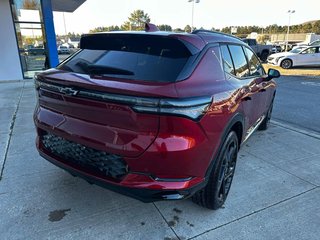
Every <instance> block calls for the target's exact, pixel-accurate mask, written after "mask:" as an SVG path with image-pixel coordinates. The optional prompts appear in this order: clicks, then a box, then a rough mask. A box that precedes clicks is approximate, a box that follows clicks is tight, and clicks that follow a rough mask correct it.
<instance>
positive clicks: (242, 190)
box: [0, 78, 320, 240]
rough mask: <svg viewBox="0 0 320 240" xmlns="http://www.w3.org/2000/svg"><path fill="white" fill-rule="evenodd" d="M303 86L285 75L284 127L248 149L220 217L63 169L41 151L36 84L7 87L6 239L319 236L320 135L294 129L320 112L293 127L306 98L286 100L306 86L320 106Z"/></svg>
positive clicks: (0, 220)
mask: <svg viewBox="0 0 320 240" xmlns="http://www.w3.org/2000/svg"><path fill="white" fill-rule="evenodd" d="M281 81H282V82H281ZM290 81H292V82H294V83H292V82H290ZM301 81H302V80H299V79H293V80H291V79H287V78H281V79H279V81H278V82H279V91H278V94H277V98H276V102H275V113H274V116H275V117H278V116H280V117H281V116H283V117H282V119H283V122H282V124H281V125H279V124H278V123H277V122H274V123H273V124H271V126H270V128H269V129H268V130H267V131H263V132H256V133H254V134H253V135H252V137H251V138H250V139H249V141H248V142H247V143H246V144H245V145H244V146H243V148H242V149H241V151H240V152H239V159H238V163H237V169H236V175H235V178H234V181H233V185H232V187H231V190H230V194H229V197H228V199H227V201H226V203H225V205H224V207H223V208H221V209H219V210H217V211H210V210H207V209H204V208H202V207H199V206H197V205H195V204H193V203H192V202H191V201H190V200H183V201H173V202H172V201H164V202H156V203H150V204H145V203H142V202H139V201H137V200H134V199H131V198H128V197H126V196H123V195H119V194H116V193H114V192H111V191H109V190H106V189H103V188H100V187H97V186H95V185H90V184H88V183H87V182H85V181H84V180H82V179H79V178H74V177H72V176H71V175H69V174H68V173H66V172H65V171H63V170H61V169H60V168H57V167H55V166H54V165H52V164H50V163H49V162H47V161H46V160H44V159H43V158H41V157H40V156H39V155H38V153H37V151H36V148H35V142H34V141H35V130H34V125H33V121H32V113H33V109H34V105H35V102H36V97H35V92H34V86H33V82H32V81H20V82H11V83H0V89H1V91H0V109H1V114H0V170H1V173H0V239H111V240H114V239H125V240H130V239H134V240H135V239H143V240H144V239H146V240H152V239H155V240H158V239H161V240H186V239H196V240H198V239H208V240H211V239H224V240H225V239H230V240H231V239H236V240H239V239H245V240H248V239H252V240H253V239H255V240H256V239H259V240H260V239H266V240H270V239H271V240H273V239H276V240H278V239H288V240H289V239H290V240H301V239H308V240H317V239H319V236H320V228H319V224H320V205H319V202H320V174H319V172H320V147H319V146H320V139H319V138H317V137H313V136H311V135H310V134H308V132H306V131H300V132H299V131H296V130H295V129H297V128H296V127H295V128H294V129H292V127H291V126H293V125H294V124H295V126H299V125H298V123H299V122H298V120H299V119H300V118H301V119H302V120H304V121H306V124H307V125H308V126H310V125H311V124H310V123H312V122H314V121H316V120H317V119H315V118H316V117H315V116H318V115H317V114H318V113H316V110H314V108H311V107H310V108H309V110H310V111H311V112H310V113H309V112H308V111H309V110H307V109H306V107H304V108H303V104H302V103H301V104H300V105H299V106H300V107H301V108H302V109H304V110H303V111H302V110H301V111H298V112H297V113H301V114H302V113H303V114H307V116H309V117H308V118H304V116H299V114H295V115H293V116H294V117H295V118H296V120H294V119H293V120H291V122H290V124H287V125H286V123H287V122H288V119H287V117H286V116H291V114H293V113H290V112H286V111H293V110H295V109H296V107H293V106H296V104H295V102H299V100H298V97H293V98H292V99H291V100H290V101H288V100H287V99H288V97H285V96H287V95H290V91H288V90H287V89H285V88H286V87H285V86H286V85H287V86H290V88H292V91H293V92H297V94H298V93H299V92H300V91H299V89H300V87H301V88H302V89H305V88H306V89H307V90H303V92H305V94H304V95H303V94H300V95H299V97H300V98H309V97H311V99H310V100H307V99H305V100H303V101H305V103H309V104H310V103H311V102H312V101H316V100H317V97H316V96H314V93H315V92H314V91H313V88H316V87H315V86H314V87H310V86H308V84H309V83H308V84H302V82H301ZM299 82H300V83H299ZM303 82H312V80H307V81H303ZM314 82H317V80H315V81H314ZM291 84H292V85H291ZM299 84H301V85H302V86H300V85H299ZM299 86H300V87H299ZM301 91H302V90H301ZM293 96H296V94H293ZM283 101H288V102H286V103H283ZM318 103H319V101H318ZM283 104H289V106H292V107H290V108H289V107H286V105H283ZM283 106H285V107H283ZM308 106H309V105H308ZM280 117H279V118H278V119H280V120H281V118H280ZM308 119H309V120H310V121H311V122H308ZM318 120H319V118H318ZM295 122H297V124H296V123H295Z"/></svg>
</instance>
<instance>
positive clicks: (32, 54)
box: [11, 0, 48, 78]
mask: <svg viewBox="0 0 320 240" xmlns="http://www.w3.org/2000/svg"><path fill="white" fill-rule="evenodd" d="M11 10H12V15H13V20H14V23H15V29H16V35H17V40H18V47H19V53H20V59H21V65H22V69H23V74H24V77H25V78H32V77H33V76H34V74H35V72H37V71H41V70H44V69H46V68H48V57H47V48H46V43H45V31H44V27H43V22H42V11H41V3H40V0H12V1H11Z"/></svg>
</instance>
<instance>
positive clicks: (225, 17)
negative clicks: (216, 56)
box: [54, 0, 320, 34]
mask: <svg viewBox="0 0 320 240" xmlns="http://www.w3.org/2000/svg"><path fill="white" fill-rule="evenodd" d="M137 9H141V10H144V12H145V13H148V14H149V16H150V18H151V23H154V24H156V25H159V24H168V25H171V26H172V27H173V28H178V27H180V28H182V29H183V28H184V27H185V26H186V25H187V24H189V25H191V19H192V17H191V16H192V3H189V2H188V0H86V2H85V3H83V4H82V5H81V6H80V7H79V8H78V9H77V10H76V11H75V12H73V13H64V16H65V23H66V32H75V33H87V32H89V30H90V29H94V28H95V27H99V26H110V25H118V26H120V25H122V24H123V23H124V22H125V21H126V20H127V19H128V17H129V15H130V13H132V12H133V11H134V10H137ZM288 10H295V13H294V14H292V15H291V24H300V23H303V22H306V21H311V20H320V1H319V0H269V1H257V0H240V1H237V0H234V1H226V0H222V1H221V0H219V1H213V0H200V2H199V3H196V4H194V26H195V27H197V28H200V27H203V28H205V29H209V30H210V29H211V28H212V27H214V28H219V29H221V28H223V27H226V26H249V25H256V26H261V27H262V26H263V27H265V26H268V25H272V24H278V25H288V22H289V14H288V13H287V12H288ZM54 22H55V30H56V33H57V34H64V33H65V28H64V22H63V13H61V12H54Z"/></svg>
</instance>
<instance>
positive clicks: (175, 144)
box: [34, 24, 280, 209]
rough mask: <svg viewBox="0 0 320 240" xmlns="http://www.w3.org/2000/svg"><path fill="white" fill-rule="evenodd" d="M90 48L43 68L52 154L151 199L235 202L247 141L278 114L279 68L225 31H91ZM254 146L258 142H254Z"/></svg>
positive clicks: (45, 133)
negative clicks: (240, 160)
mask: <svg viewBox="0 0 320 240" xmlns="http://www.w3.org/2000/svg"><path fill="white" fill-rule="evenodd" d="M80 48H81V50H80V51H79V52H78V53H77V54H75V55H73V56H72V57H70V58H69V59H67V60H66V61H64V62H63V63H61V64H60V65H59V66H58V67H57V68H55V69H50V70H47V71H45V72H42V73H40V74H38V75H37V76H36V78H35V85H36V90H37V95H38V104H37V106H36V109H35V113H34V121H35V125H36V130H37V140H36V143H37V148H38V151H39V153H40V155H41V156H42V157H44V158H45V159H47V160H48V161H50V162H52V163H53V164H55V165H57V166H59V167H61V168H63V169H65V170H66V171H68V172H70V173H71V174H72V175H74V176H80V177H81V178H84V179H86V180H87V181H88V182H90V183H95V184H98V185H100V186H103V187H106V188H109V189H111V190H113V191H116V192H120V193H122V194H125V195H128V196H131V197H134V198H137V199H140V200H142V201H144V202H151V201H157V200H165V199H170V200H174V199H175V200H178V199H183V198H188V197H192V200H193V201H194V202H195V203H197V204H199V205H201V206H204V207H206V208H209V209H217V208H219V207H221V206H222V205H223V203H224V202H225V200H226V198H227V196H228V193H229V190H230V186H231V183H232V179H233V176H234V172H235V167H236V161H237V154H238V151H239V148H240V147H241V145H242V144H243V143H244V142H245V141H246V140H247V139H248V138H249V136H250V135H251V134H252V133H253V132H254V131H255V130H256V129H260V130H265V129H267V127H268V122H269V120H270V117H271V112H272V106H273V99H274V97H275V92H276V84H275V82H274V81H273V80H272V79H273V78H276V77H279V76H280V75H279V72H278V71H277V70H273V69H270V70H269V73H268V74H266V73H265V71H264V69H263V66H262V65H261V62H260V60H259V59H258V57H257V56H256V54H255V53H254V52H253V50H252V49H251V48H250V47H249V46H248V45H246V44H245V43H243V42H242V41H241V40H240V39H238V38H236V37H234V36H230V35H226V34H223V33H219V32H211V31H205V30H197V31H194V32H193V33H190V34H185V33H181V34H179V33H173V32H159V31H158V29H157V28H156V27H155V26H154V25H152V24H147V25H146V30H145V32H110V33H99V34H88V35H83V36H82V38H81V43H80ZM252 147H253V146H252Z"/></svg>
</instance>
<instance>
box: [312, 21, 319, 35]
mask: <svg viewBox="0 0 320 240" xmlns="http://www.w3.org/2000/svg"><path fill="white" fill-rule="evenodd" d="M312 32H313V33H315V34H320V20H319V21H316V22H315V23H314V24H313V26H312Z"/></svg>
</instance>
